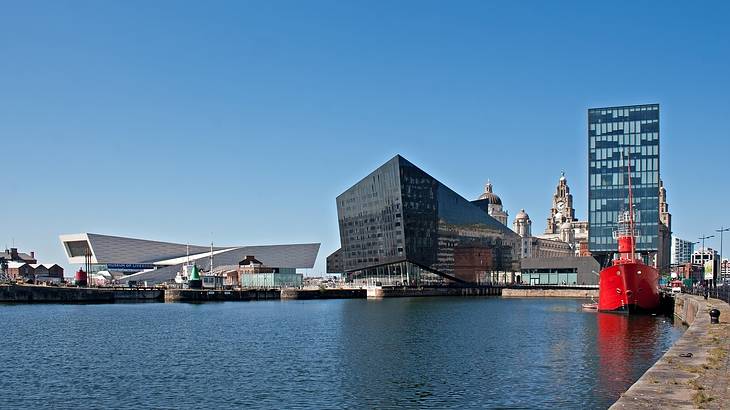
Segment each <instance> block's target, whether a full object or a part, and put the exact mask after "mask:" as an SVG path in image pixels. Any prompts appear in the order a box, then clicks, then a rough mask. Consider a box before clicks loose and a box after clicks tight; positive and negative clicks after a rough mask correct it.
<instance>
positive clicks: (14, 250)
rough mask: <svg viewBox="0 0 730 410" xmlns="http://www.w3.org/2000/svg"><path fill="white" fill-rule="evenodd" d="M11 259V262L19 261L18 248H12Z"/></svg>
mask: <svg viewBox="0 0 730 410" xmlns="http://www.w3.org/2000/svg"><path fill="white" fill-rule="evenodd" d="M10 259H11V260H16V259H18V248H10Z"/></svg>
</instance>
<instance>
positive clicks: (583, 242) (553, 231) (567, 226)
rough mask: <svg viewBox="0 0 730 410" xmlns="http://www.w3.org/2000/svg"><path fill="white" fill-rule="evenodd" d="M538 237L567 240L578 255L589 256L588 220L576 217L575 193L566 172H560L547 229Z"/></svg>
mask: <svg viewBox="0 0 730 410" xmlns="http://www.w3.org/2000/svg"><path fill="white" fill-rule="evenodd" d="M538 237H540V238H543V239H550V240H559V241H562V242H567V243H569V244H570V246H571V248H572V249H573V253H574V254H575V255H576V256H587V255H588V252H586V251H585V250H586V248H587V243H588V221H581V220H578V219H577V218H576V217H575V208H573V194H571V193H570V187H569V186H568V179H567V178H566V177H565V172H562V173H561V174H560V178H559V179H558V184H557V186H556V187H555V193H554V194H553V200H552V207H551V208H550V212H549V213H548V218H547V224H546V226H545V231H544V232H543V234H542V235H538Z"/></svg>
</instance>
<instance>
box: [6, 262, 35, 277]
mask: <svg viewBox="0 0 730 410" xmlns="http://www.w3.org/2000/svg"><path fill="white" fill-rule="evenodd" d="M6 265H7V268H6V275H7V277H8V279H11V280H16V279H26V278H32V277H33V272H34V271H35V269H33V266H31V265H30V264H29V263H26V262H7V263H6Z"/></svg>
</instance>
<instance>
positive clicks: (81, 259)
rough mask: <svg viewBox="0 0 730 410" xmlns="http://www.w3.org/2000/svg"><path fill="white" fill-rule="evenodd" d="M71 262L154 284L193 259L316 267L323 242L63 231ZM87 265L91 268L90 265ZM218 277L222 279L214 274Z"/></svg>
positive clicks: (216, 267) (227, 265) (224, 265)
mask: <svg viewBox="0 0 730 410" xmlns="http://www.w3.org/2000/svg"><path fill="white" fill-rule="evenodd" d="M60 240H61V244H62V245H63V248H64V250H65V251H66V256H67V257H68V262H69V263H72V264H85V265H88V271H89V274H91V275H95V274H97V273H99V272H106V273H108V274H109V275H110V276H111V277H112V278H113V280H115V281H117V282H118V283H128V282H129V281H136V282H138V283H142V282H147V283H148V284H155V283H164V282H172V281H174V279H175V276H176V275H177V273H178V272H180V271H181V270H182V267H183V265H184V264H186V263H187V262H192V263H194V264H195V265H197V266H198V267H199V268H200V269H201V270H204V271H210V270H211V253H212V256H213V262H212V263H213V273H217V272H219V271H221V270H223V269H228V270H235V269H236V268H237V266H238V263H239V261H241V259H243V258H244V257H245V256H246V255H256V258H257V259H259V260H260V261H262V262H263V263H264V264H266V265H267V266H277V267H280V268H290V269H294V270H295V271H296V269H297V268H303V269H305V268H310V269H311V268H312V267H313V266H314V262H315V260H316V258H317V253H318V252H319V246H320V244H319V243H305V244H290V245H260V246H223V247H214V248H213V249H212V250H211V248H210V247H208V246H194V245H190V246H188V245H186V244H181V243H171V242H160V241H151V240H146V239H136V238H125V237H121V236H111V235H100V234H94V233H80V234H70V235H61V236H60ZM85 270H87V269H86V268H85ZM211 280H216V279H211Z"/></svg>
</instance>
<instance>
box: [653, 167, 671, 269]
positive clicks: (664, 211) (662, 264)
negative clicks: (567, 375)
mask: <svg viewBox="0 0 730 410" xmlns="http://www.w3.org/2000/svg"><path fill="white" fill-rule="evenodd" d="M657 243H658V249H657V260H656V266H657V268H658V269H659V273H660V274H666V273H668V272H669V271H670V268H671V264H672V258H671V256H672V214H670V213H669V204H668V203H667V190H666V188H664V182H663V181H662V180H661V179H660V180H659V237H658V242H657Z"/></svg>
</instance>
